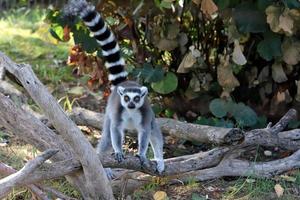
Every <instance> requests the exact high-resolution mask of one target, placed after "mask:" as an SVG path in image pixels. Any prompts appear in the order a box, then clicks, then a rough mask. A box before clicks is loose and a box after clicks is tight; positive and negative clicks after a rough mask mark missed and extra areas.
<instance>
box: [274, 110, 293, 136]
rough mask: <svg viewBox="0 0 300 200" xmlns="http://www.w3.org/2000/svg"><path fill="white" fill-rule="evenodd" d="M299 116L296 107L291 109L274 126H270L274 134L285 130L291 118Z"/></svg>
mask: <svg viewBox="0 0 300 200" xmlns="http://www.w3.org/2000/svg"><path fill="white" fill-rule="evenodd" d="M296 118H297V111H296V110H295V109H290V110H289V111H288V112H287V113H286V114H285V115H284V116H283V117H282V118H281V119H280V120H279V121H278V122H277V123H276V124H275V125H274V126H272V127H271V128H270V131H271V132H272V133H273V134H278V133H279V132H281V131H283V130H284V129H285V128H286V127H287V125H288V124H289V123H290V121H291V120H293V119H296Z"/></svg>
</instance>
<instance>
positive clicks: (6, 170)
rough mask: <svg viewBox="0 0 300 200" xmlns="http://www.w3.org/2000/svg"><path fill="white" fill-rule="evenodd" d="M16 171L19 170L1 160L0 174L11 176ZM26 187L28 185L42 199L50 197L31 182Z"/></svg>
mask: <svg viewBox="0 0 300 200" xmlns="http://www.w3.org/2000/svg"><path fill="white" fill-rule="evenodd" d="M16 172H17V170H15V169H14V168H12V167H10V166H8V165H6V164H4V163H1V162H0V174H1V175H4V176H9V175H11V174H13V173H16ZM26 187H28V189H29V190H30V191H32V193H34V194H35V195H36V196H37V197H38V198H40V199H42V200H46V199H48V197H47V195H46V194H45V193H44V192H43V191H41V190H40V189H39V188H38V187H37V186H36V185H34V184H29V185H26Z"/></svg>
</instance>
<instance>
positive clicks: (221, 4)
mask: <svg viewBox="0 0 300 200" xmlns="http://www.w3.org/2000/svg"><path fill="white" fill-rule="evenodd" d="M214 2H215V3H216V4H217V6H218V8H219V9H221V10H223V9H225V8H232V7H234V6H235V5H236V4H238V3H239V0H214Z"/></svg>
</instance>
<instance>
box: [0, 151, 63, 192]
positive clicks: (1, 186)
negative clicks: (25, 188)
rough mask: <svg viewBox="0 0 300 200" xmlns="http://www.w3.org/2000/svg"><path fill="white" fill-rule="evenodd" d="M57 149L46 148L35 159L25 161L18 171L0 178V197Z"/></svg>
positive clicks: (22, 180)
mask: <svg viewBox="0 0 300 200" xmlns="http://www.w3.org/2000/svg"><path fill="white" fill-rule="evenodd" d="M57 152H58V150H47V151H45V152H44V153H42V154H41V155H39V156H37V157H36V158H35V159H33V160H31V161H29V162H28V163H26V165H25V166H24V167H23V168H22V169H21V170H19V171H18V172H16V173H14V174H12V175H9V176H7V177H5V178H3V179H1V180H0V198H3V197H5V195H6V194H7V193H8V192H9V191H10V190H11V189H12V188H13V187H14V186H16V185H18V184H19V183H21V182H24V180H25V179H26V178H27V177H29V176H30V175H31V174H32V173H33V171H34V170H36V169H37V168H38V167H39V166H41V165H42V164H43V163H44V162H45V161H46V160H48V159H49V158H50V157H51V156H53V155H54V154H56V153H57Z"/></svg>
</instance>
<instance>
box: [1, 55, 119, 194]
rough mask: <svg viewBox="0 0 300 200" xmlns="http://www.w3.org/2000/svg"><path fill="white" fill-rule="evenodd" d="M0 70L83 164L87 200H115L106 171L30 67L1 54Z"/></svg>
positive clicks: (74, 125)
mask: <svg viewBox="0 0 300 200" xmlns="http://www.w3.org/2000/svg"><path fill="white" fill-rule="evenodd" d="M0 67H4V68H5V69H6V70H8V71H9V72H10V73H12V74H13V75H14V76H16V78H17V79H18V80H19V81H20V82H21V83H22V85H23V87H24V88H25V89H26V90H27V92H28V93H29V94H30V96H31V97H32V99H33V100H34V101H35V102H36V103H37V104H38V105H39V106H40V108H41V109H42V110H43V112H44V114H45V115H46V116H47V118H48V119H49V120H50V122H51V123H52V124H53V126H54V127H55V128H56V130H57V131H58V132H59V133H60V134H61V136H62V137H63V138H64V141H65V142H67V143H68V144H69V145H70V146H71V147H72V149H73V151H74V153H75V154H76V156H77V158H78V159H79V160H80V162H81V164H82V167H83V171H84V176H85V179H86V186H87V187H86V188H87V189H88V192H89V194H90V199H114V196H113V193H112V189H111V187H110V184H109V181H108V179H107V177H106V174H105V171H104V169H103V167H102V164H101V162H100V160H99V159H98V158H97V156H96V153H95V151H94V150H93V148H92V146H91V144H90V143H89V142H88V141H87V139H86V138H85V137H84V136H83V134H82V133H81V131H80V130H79V128H78V127H77V126H76V124H75V123H73V122H72V121H71V120H70V119H69V118H68V117H67V116H66V114H65V112H64V111H63V109H62V108H61V107H60V106H59V104H58V103H57V101H56V100H55V99H54V97H53V96H52V95H51V94H50V93H49V92H48V90H47V89H46V88H45V86H44V85H43V84H42V83H41V82H40V81H39V80H38V78H37V77H36V76H35V74H34V72H33V71H32V69H31V67H30V66H29V65H25V64H19V65H18V64H16V63H14V62H13V61H12V60H10V59H9V58H8V57H7V56H6V55H4V54H3V53H0Z"/></svg>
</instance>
